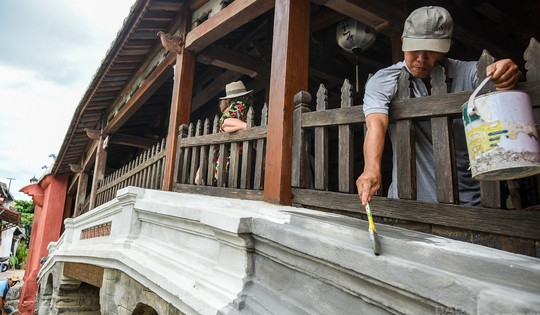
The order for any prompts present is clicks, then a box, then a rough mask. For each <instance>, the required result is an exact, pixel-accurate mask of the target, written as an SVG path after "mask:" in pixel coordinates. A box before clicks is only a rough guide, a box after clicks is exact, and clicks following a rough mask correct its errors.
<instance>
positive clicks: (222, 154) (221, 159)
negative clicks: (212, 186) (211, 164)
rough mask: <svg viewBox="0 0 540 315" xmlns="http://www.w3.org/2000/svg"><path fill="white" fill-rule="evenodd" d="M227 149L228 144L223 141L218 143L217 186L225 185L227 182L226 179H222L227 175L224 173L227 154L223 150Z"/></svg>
mask: <svg viewBox="0 0 540 315" xmlns="http://www.w3.org/2000/svg"><path fill="white" fill-rule="evenodd" d="M226 149H228V145H225V143H221V144H220V145H219V154H218V155H219V157H218V159H219V166H217V173H218V178H217V186H218V187H225V186H226V184H227V181H226V180H225V179H224V177H225V176H226V175H227V174H225V170H226V169H227V168H226V165H227V155H226V154H225V150H226Z"/></svg>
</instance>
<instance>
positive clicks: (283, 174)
mask: <svg viewBox="0 0 540 315" xmlns="http://www.w3.org/2000/svg"><path fill="white" fill-rule="evenodd" d="M309 13H310V1H309V0H276V6H275V13H274V40H273V44H272V45H273V47H272V70H271V80H270V91H272V93H271V94H270V99H269V104H270V106H269V110H268V138H267V145H266V148H267V149H266V152H267V154H266V165H265V166H266V167H265V176H264V200H265V201H267V202H271V203H279V204H286V205H290V204H291V202H292V192H291V152H292V133H293V132H292V131H293V130H292V129H293V111H294V94H295V93H296V92H297V91H306V90H307V87H308V64H309V62H308V61H309Z"/></svg>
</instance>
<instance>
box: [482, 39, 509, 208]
mask: <svg viewBox="0 0 540 315" xmlns="http://www.w3.org/2000/svg"><path fill="white" fill-rule="evenodd" d="M493 62H495V58H494V57H493V56H491V55H490V54H489V52H488V51H487V50H484V51H483V52H482V56H480V59H479V60H478V64H477V65H476V66H477V68H478V82H481V81H482V80H484V79H485V78H486V67H487V66H488V65H490V64H492V63H493ZM494 90H495V85H494V84H493V82H491V81H489V82H488V83H487V84H486V85H485V86H484V87H483V88H482V89H481V90H480V92H479V93H478V94H484V93H488V92H491V91H494ZM480 199H481V201H480V202H481V204H482V206H483V207H487V208H502V205H503V204H502V191H501V182H500V181H480Z"/></svg>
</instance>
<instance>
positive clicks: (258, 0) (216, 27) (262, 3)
mask: <svg viewBox="0 0 540 315" xmlns="http://www.w3.org/2000/svg"><path fill="white" fill-rule="evenodd" d="M273 6H274V1H273V0H235V1H234V2H233V3H231V4H230V5H229V6H227V7H226V8H225V9H223V10H221V11H219V12H218V13H216V14H215V15H214V16H212V17H210V18H209V19H208V20H206V21H205V22H204V23H202V24H201V25H199V26H197V27H195V28H194V29H193V30H191V32H189V33H188V34H187V36H186V46H185V47H186V48H187V49H189V50H191V51H193V52H200V51H202V50H203V49H204V48H205V47H207V46H208V45H210V44H212V43H213V42H215V41H216V40H218V39H220V38H222V37H223V36H225V35H227V34H228V33H230V32H232V31H234V30H235V29H237V28H238V27H240V26H242V25H244V24H245V23H247V22H248V21H251V20H253V19H255V18H256V17H258V16H259V15H261V14H263V13H265V12H267V11H268V10H270V9H272V7H273Z"/></svg>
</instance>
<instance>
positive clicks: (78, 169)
mask: <svg viewBox="0 0 540 315" xmlns="http://www.w3.org/2000/svg"><path fill="white" fill-rule="evenodd" d="M69 169H70V170H71V171H72V172H73V173H82V171H83V170H84V169H83V167H82V166H81V165H79V164H69Z"/></svg>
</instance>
